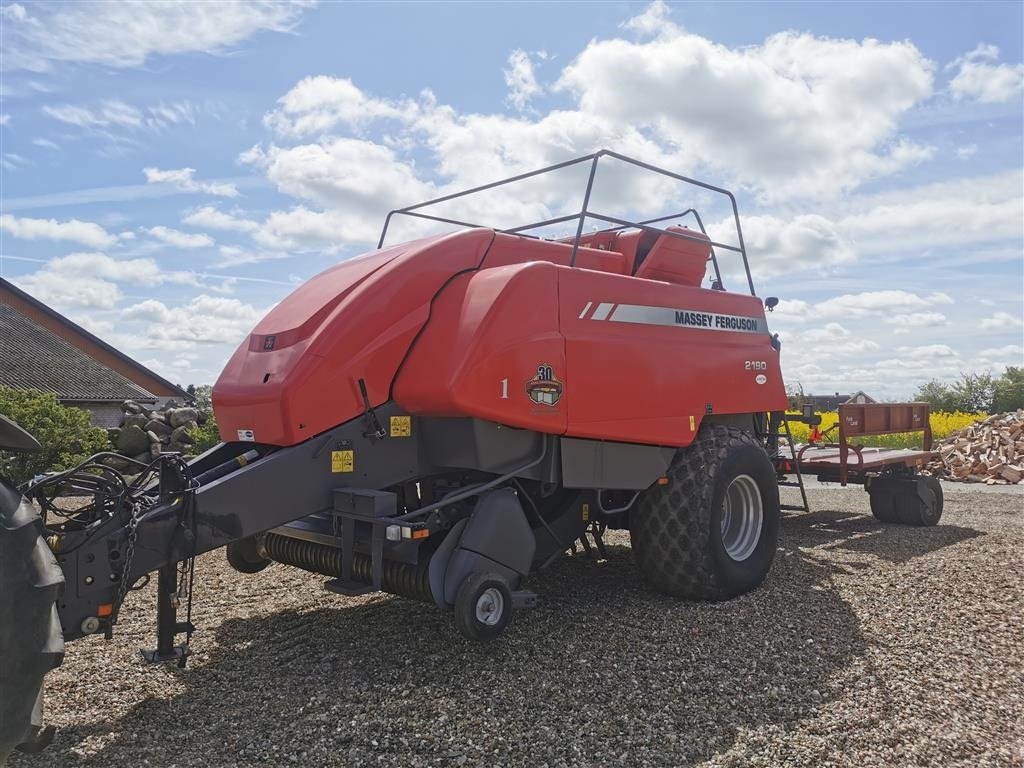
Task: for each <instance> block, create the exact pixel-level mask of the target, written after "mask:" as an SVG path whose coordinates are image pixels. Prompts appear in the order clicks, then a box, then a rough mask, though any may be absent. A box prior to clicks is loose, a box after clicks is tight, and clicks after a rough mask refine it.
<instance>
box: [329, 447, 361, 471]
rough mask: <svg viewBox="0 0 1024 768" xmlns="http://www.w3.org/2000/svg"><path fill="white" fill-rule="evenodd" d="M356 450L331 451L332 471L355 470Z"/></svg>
mask: <svg viewBox="0 0 1024 768" xmlns="http://www.w3.org/2000/svg"><path fill="white" fill-rule="evenodd" d="M355 463H356V452H355V451H331V472H354V471H355Z"/></svg>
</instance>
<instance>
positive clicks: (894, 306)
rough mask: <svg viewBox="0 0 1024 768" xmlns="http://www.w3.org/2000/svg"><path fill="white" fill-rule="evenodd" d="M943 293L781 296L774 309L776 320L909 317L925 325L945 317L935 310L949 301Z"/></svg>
mask: <svg viewBox="0 0 1024 768" xmlns="http://www.w3.org/2000/svg"><path fill="white" fill-rule="evenodd" d="M953 303H954V302H953V298H952V297H950V296H949V295H948V294H945V293H939V292H936V293H931V294H928V295H921V294H917V293H911V292H910V291H902V290H884V291H864V292H862V293H844V294H841V295H839V296H833V297H831V298H828V299H825V300H823V301H820V302H818V303H815V304H809V303H808V302H806V301H801V300H799V299H783V300H782V301H780V302H779V305H778V306H777V307H776V308H775V312H774V313H773V314H774V315H775V318H774V319H776V320H779V319H781V320H796V321H805V320H823V319H825V320H830V319H839V320H841V319H844V318H846V319H852V318H866V317H884V318H890V319H891V321H893V322H895V321H896V320H897V318H913V320H910V321H909V322H911V323H912V324H919V325H920V326H922V327H923V326H925V325H929V324H937V323H939V322H942V321H943V320H944V319H945V317H944V316H943V315H942V314H941V313H940V312H935V311H934V307H935V306H936V305H939V304H953Z"/></svg>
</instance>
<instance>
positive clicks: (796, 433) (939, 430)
mask: <svg viewBox="0 0 1024 768" xmlns="http://www.w3.org/2000/svg"><path fill="white" fill-rule="evenodd" d="M987 416H988V414H987V413H963V412H961V411H954V412H952V413H947V412H937V413H932V414H931V415H930V418H929V421H930V422H931V425H932V439H933V440H941V439H942V438H944V437H948V436H949V435H951V434H952V433H953V432H956V431H957V430H960V429H963V428H964V427H966V426H969V425H970V424H973V423H974V422H976V421H980V420H981V419H984V418H986V417H987ZM838 422H839V414H838V413H837V412H836V411H825V412H823V413H822V414H821V426H820V427H819V429H820V430H821V431H822V432H824V431H825V430H827V429H828V428H829V427H832V426H835V425H836V424H837V423H838ZM789 428H790V429H791V430H792V432H793V439H794V440H796V442H798V443H806V442H807V435H808V432H809V428H808V426H807V425H806V424H800V423H797V422H791V423H790V425H789ZM921 439H922V433H921V432H904V433H902V434H898V435H878V436H875V437H865V438H862V439H861V441H858V442H857V443H856V444H859V445H872V446H878V447H879V448H920V447H921ZM825 440H826V442H830V443H834V442H838V441H839V427H838V426H836V428H835V429H833V430H832V431H831V432H829V433H828V434H827V435H826V437H825Z"/></svg>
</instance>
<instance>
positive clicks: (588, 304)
mask: <svg viewBox="0 0 1024 768" xmlns="http://www.w3.org/2000/svg"><path fill="white" fill-rule="evenodd" d="M620 239H621V240H623V245H624V246H625V247H624V248H623V250H624V251H627V253H626V254H625V255H624V254H622V253H619V252H617V251H610V250H605V249H606V248H608V247H610V246H614V245H615V244H616V242H617V241H618V240H620ZM661 239H662V240H672V238H665V237H662V238H661ZM638 242H639V236H632V237H630V233H625V234H622V233H619V234H616V235H615V237H613V238H610V239H608V242H607V243H605V242H603V241H600V242H597V241H594V242H593V244H594V245H597V246H598V247H597V248H583V247H581V248H580V249H579V252H578V254H577V262H576V263H577V267H576V268H575V269H573V268H570V267H568V262H569V258H570V255H571V252H572V246H571V245H568V244H565V243H553V242H547V241H537V240H532V239H529V238H522V237H515V236H512V235H504V234H495V233H493V232H492V231H490V230H471V231H468V232H462V233H459V234H456V235H450V236H447V237H440V238H431V239H427V240H421V241H417V242H414V243H409V244H406V245H404V246H399V247H396V248H391V249H388V250H385V251H379V252H374V253H372V254H369V255H368V256H365V257H361V258H359V259H355V260H352V261H349V262H345V263H343V264H341V265H339V266H337V267H334V268H332V269H330V270H327V271H326V272H324V273H322V274H321V275H319V276H317V277H315V278H313V279H312V280H311V281H310V282H309V283H307V284H306V285H304V286H302V287H301V288H299V289H298V290H297V291H296V292H295V293H293V294H292V295H291V296H289V297H288V298H287V299H285V300H284V301H283V302H282V303H281V304H280V305H278V306H277V307H276V308H275V309H274V310H272V311H271V312H270V313H269V314H268V315H267V317H266V318H265V319H264V320H263V321H261V322H260V324H259V325H258V326H257V328H256V329H255V331H254V332H253V334H252V335H251V336H250V338H249V339H248V340H247V341H246V342H245V343H244V344H243V345H242V346H241V347H240V348H239V350H238V351H237V352H236V353H235V355H234V356H233V357H232V359H231V361H230V362H229V363H228V366H227V368H225V370H224V372H223V373H222V374H221V377H220V379H219V380H218V382H217V385H216V386H215V388H214V406H215V409H216V412H217V419H218V423H219V424H220V429H221V436H222V438H224V439H225V440H236V439H243V438H242V437H241V436H239V432H242V434H245V435H246V438H247V439H254V440H256V441H257V442H263V443H272V444H278V445H291V444H294V443H297V442H301V441H302V440H305V439H308V438H309V437H312V436H314V435H316V434H318V433H320V432H323V431H324V430H326V429H329V428H331V427H334V426H335V425H337V424H340V423H342V422H344V421H347V420H349V419H352V418H354V417H356V416H358V415H359V414H360V413H361V412H362V411H363V404H362V401H361V398H360V396H359V390H358V384H357V382H358V380H359V379H360V378H363V379H364V380H365V382H366V385H367V388H368V391H369V397H370V402H371V404H373V405H379V404H381V403H383V402H385V401H386V400H388V399H389V398H393V399H394V400H395V401H396V402H397V403H398V405H399V406H401V407H402V408H403V409H405V410H407V411H409V412H410V413H414V414H422V415H439V416H475V417H479V418H482V419H487V420H490V421H496V422H499V423H503V424H508V425H511V426H515V427H519V428H524V429H533V430H537V431H541V432H547V433H552V434H568V435H573V436H579V437H590V438H599V439H606V440H618V441H626V442H637V443H648V444H659V445H679V446H682V445H688V444H689V443H690V442H691V441H692V439H693V437H694V435H695V433H696V429H697V427H698V426H699V425H700V422H701V419H702V417H703V416H704V414H705V413H706V412H708V411H707V409H708V407H709V406H710V408H711V411H712V412H713V413H716V414H723V413H751V412H756V411H767V410H781V409H784V408H785V407H786V396H785V391H784V388H783V384H782V376H781V372H780V370H779V360H778V352H777V351H776V350H775V349H774V348H773V347H772V346H771V342H770V337H769V335H768V333H767V327H766V325H765V316H764V309H763V306H762V304H761V302H760V300H759V299H757V298H756V297H752V296H744V295H739V294H730V293H725V292H722V291H712V290H709V289H705V288H700V287H696V286H693V285H683V284H678V283H682V282H691V281H692V280H693V279H694V275H695V272H696V270H695V268H694V267H693V265H692V264H691V265H690V266H685V265H681V266H680V268H678V269H676V268H675V267H673V266H672V262H671V259H672V258H674V257H676V258H680V259H687V258H688V259H690V261H694V258H693V257H694V253H690V252H691V251H694V252H695V251H696V250H699V249H701V248H703V246H702V245H700V244H694V243H688V242H683V241H678V240H672V243H671V248H672V249H673V251H672V253H668V252H667V253H666V256H667V258H666V259H665V260H664V263H663V264H662V265H661V267H659V268H658V269H657V270H655V271H654V272H652V274H657V275H658V276H659V277H661V278H662V280H665V279H668V280H677V281H678V283H673V282H663V281H659V280H648V279H641V278H637V277H630V276H629V274H630V273H631V271H632V268H633V261H634V258H635V254H636V252H637V243H638ZM651 245H652V243H651V242H650V241H649V240H648V241H647V242H646V246H647V247H650V246H651ZM602 246H603V247H602ZM654 250H655V249H654V248H651V251H652V252H654ZM675 251H680V252H679V253H675ZM682 251H686V253H683V252H682ZM673 254H674V256H673ZM652 266H653V265H652ZM641 269H643V264H641ZM462 272H465V274H460V273H462ZM428 318H429V321H428ZM247 430H251V432H252V435H251V437H249V436H248V435H247V433H246V431H247Z"/></svg>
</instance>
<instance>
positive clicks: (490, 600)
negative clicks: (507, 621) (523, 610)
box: [476, 587, 505, 627]
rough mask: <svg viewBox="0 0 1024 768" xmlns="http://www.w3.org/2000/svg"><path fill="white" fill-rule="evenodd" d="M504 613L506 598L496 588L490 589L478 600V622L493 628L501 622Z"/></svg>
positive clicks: (482, 593)
mask: <svg viewBox="0 0 1024 768" xmlns="http://www.w3.org/2000/svg"><path fill="white" fill-rule="evenodd" d="M504 611H505V597H504V596H503V595H502V594H501V590H499V589H497V588H496V587H488V588H487V589H485V590H484V591H483V592H481V593H480V597H478V598H477V600H476V620H477V621H479V622H480V623H481V624H486V625H487V626H489V627H493V626H494V625H495V624H497V623H498V622H499V621H501V615H502V613H504Z"/></svg>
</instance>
